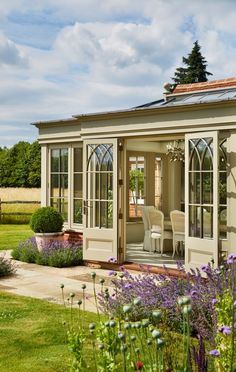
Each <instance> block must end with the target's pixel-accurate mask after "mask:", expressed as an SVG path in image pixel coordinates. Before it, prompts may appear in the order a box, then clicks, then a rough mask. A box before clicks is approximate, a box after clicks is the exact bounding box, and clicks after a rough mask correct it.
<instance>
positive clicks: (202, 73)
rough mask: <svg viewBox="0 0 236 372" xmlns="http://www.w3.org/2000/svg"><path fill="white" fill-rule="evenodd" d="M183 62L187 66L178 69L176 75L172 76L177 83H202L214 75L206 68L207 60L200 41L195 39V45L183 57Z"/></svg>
mask: <svg viewBox="0 0 236 372" xmlns="http://www.w3.org/2000/svg"><path fill="white" fill-rule="evenodd" d="M183 64H184V65H185V66H186V67H179V68H177V69H176V72H175V76H174V77H173V78H172V80H173V81H174V83H175V84H176V85H177V84H190V83H200V82H203V81H207V80H208V79H207V77H208V76H210V75H212V73H211V72H208V71H207V70H206V68H207V61H206V60H205V58H204V57H203V56H202V54H201V47H200V45H199V44H198V41H195V43H194V47H193V49H192V51H191V53H189V54H188V57H183Z"/></svg>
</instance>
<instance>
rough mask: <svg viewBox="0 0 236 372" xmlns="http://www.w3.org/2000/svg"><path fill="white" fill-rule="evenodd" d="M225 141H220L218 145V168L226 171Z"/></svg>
mask: <svg viewBox="0 0 236 372" xmlns="http://www.w3.org/2000/svg"><path fill="white" fill-rule="evenodd" d="M226 146H227V141H226V139H225V140H223V141H221V143H220V146H219V169H220V170H223V171H226V169H227V147H226Z"/></svg>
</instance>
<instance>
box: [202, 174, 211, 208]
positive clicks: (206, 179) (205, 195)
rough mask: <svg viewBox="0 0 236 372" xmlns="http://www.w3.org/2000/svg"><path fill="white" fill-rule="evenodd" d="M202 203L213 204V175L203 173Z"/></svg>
mask: <svg viewBox="0 0 236 372" xmlns="http://www.w3.org/2000/svg"><path fill="white" fill-rule="evenodd" d="M202 199H203V200H202V203H203V204H212V203H213V173H212V172H211V173H208V172H206V173H202Z"/></svg>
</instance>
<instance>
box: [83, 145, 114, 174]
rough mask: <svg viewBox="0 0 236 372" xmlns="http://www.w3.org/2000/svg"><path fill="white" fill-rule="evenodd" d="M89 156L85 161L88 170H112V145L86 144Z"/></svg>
mask: <svg viewBox="0 0 236 372" xmlns="http://www.w3.org/2000/svg"><path fill="white" fill-rule="evenodd" d="M88 153H89V158H88V162H87V171H88V172H93V171H96V172H100V171H109V172H112V171H113V151H112V145H107V144H100V145H88Z"/></svg>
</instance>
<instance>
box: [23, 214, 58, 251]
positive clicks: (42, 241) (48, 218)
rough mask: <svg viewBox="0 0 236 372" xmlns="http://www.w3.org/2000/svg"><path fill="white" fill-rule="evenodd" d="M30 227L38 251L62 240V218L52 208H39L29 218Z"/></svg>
mask: <svg viewBox="0 0 236 372" xmlns="http://www.w3.org/2000/svg"><path fill="white" fill-rule="evenodd" d="M30 227H31V229H32V230H33V231H34V233H35V239H36V243H37V247H38V250H39V251H41V250H43V249H44V247H45V246H46V245H48V244H49V243H50V242H51V241H53V240H55V239H56V240H63V234H64V233H63V232H62V227H63V217H62V215H61V214H60V213H59V212H58V211H56V210H55V209H54V208H53V207H41V208H39V209H37V210H36V211H35V212H34V213H33V214H32V217H31V220H30Z"/></svg>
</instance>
